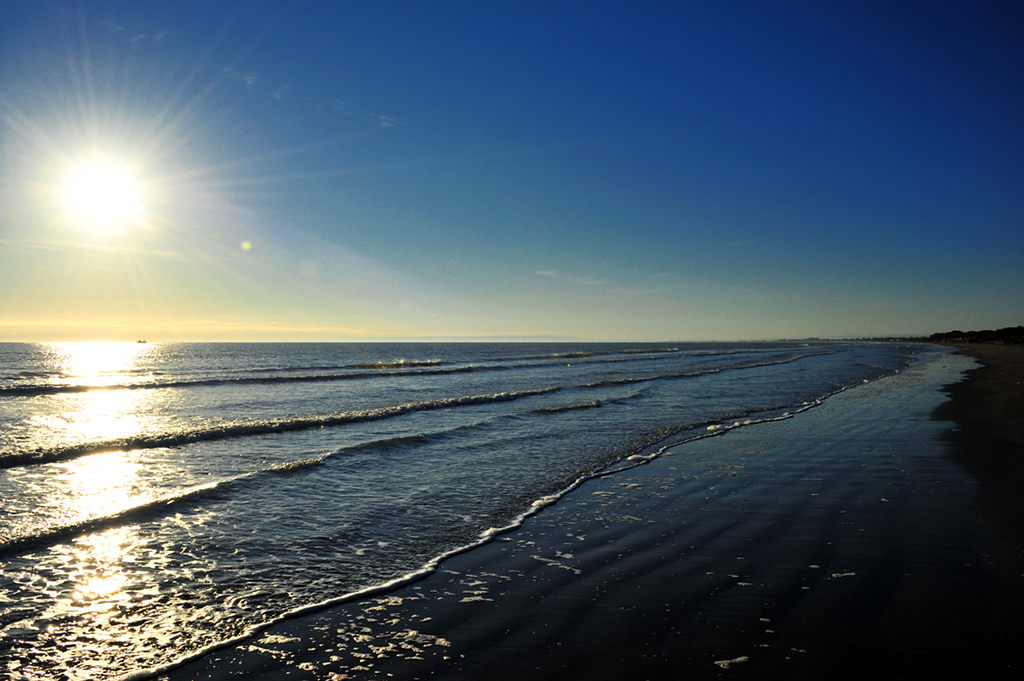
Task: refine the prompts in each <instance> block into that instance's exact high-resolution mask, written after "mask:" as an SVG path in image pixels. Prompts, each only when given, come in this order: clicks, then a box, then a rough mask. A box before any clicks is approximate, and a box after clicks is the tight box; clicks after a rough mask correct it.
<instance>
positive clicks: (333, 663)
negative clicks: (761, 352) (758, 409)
mask: <svg viewBox="0 0 1024 681" xmlns="http://www.w3.org/2000/svg"><path fill="white" fill-rule="evenodd" d="M970 366H971V360H969V359H968V358H965V357H960V356H952V357H946V358H944V359H940V360H938V361H933V362H927V363H921V364H918V365H917V366H915V367H912V368H911V369H909V370H908V371H906V372H903V373H902V374H901V375H899V376H894V377H890V378H886V379H884V380H881V381H877V382H873V383H871V384H869V385H864V386H860V387H857V388H855V389H853V390H849V391H845V392H843V393H842V394H839V395H836V396H834V397H832V398H830V399H829V400H827V401H825V402H824V403H822V405H821V406H820V407H818V408H815V409H813V410H809V411H807V412H804V413H803V414H802V415H801V416H800V417H799V418H794V419H787V420H783V421H775V422H768V423H761V424H759V425H756V426H754V427H750V428H740V429H734V430H732V431H730V432H729V433H728V434H726V435H725V436H724V437H720V438H706V439H703V440H695V441H689V442H685V443H680V444H678V445H674V446H671V447H668V448H667V449H665V450H664V451H663V452H662V455H661V456H660V457H658V458H657V459H655V460H653V461H651V463H650V465H646V466H637V467H633V468H631V469H628V470H625V471H622V472H620V473H617V474H613V475H600V476H597V477H594V478H591V479H590V480H588V481H587V482H586V483H584V484H583V485H581V486H580V487H578V488H577V489H576V490H575V491H574V492H573V493H572V494H570V495H567V496H566V497H565V498H563V499H562V500H561V501H559V503H558V504H557V505H556V506H554V507H551V508H549V509H547V510H546V511H545V512H544V513H542V514H540V515H537V516H535V517H533V518H530V519H529V520H528V521H527V522H526V523H525V524H524V525H523V526H522V528H520V529H518V530H516V531H514V532H510V533H507V534H505V535H502V536H501V537H500V538H499V539H498V541H495V542H493V543H490V544H488V545H487V546H485V547H481V548H480V549H478V550H476V551H473V552H470V553H467V554H464V555H461V556H458V557H455V558H452V559H451V560H449V561H446V562H445V563H444V564H443V565H441V566H440V567H439V568H438V570H437V572H436V573H435V574H433V575H432V576H430V577H429V578H427V579H425V580H423V581H421V582H417V583H414V584H411V585H409V586H407V587H405V588H402V589H397V590H393V591H391V592H389V593H386V594H380V595H377V596H375V597H373V598H369V599H365V600H363V601H357V602H353V603H350V604H346V605H343V606H340V607H335V608H332V609H329V610H326V611H323V612H319V613H315V614H310V615H307V616H305V617H301V618H296V619H293V620H287V621H284V622H282V623H280V624H278V625H275V626H273V627H271V628H268V629H267V630H266V631H264V632H262V633H261V634H260V635H259V636H257V637H255V638H254V639H251V640H249V641H245V642H243V643H241V644H240V645H238V646H236V647H233V648H230V649H227V650H221V651H218V652H217V653H215V654H214V655H212V656H210V657H208V658H204V659H202V660H200V661H198V662H197V663H195V664H192V665H189V666H186V667H184V668H181V669H178V670H176V671H174V672H172V673H171V675H170V678H171V679H172V681H187V680H190V679H198V678H223V679H227V678H235V677H237V678H267V679H274V678H282V677H283V676H284V674H285V673H288V674H289V678H302V679H333V678H353V677H358V678H390V677H393V678H452V679H461V678H488V679H521V678H538V679H549V678H550V679H557V678H601V679H603V678H609V679H611V678H623V677H624V676H630V675H631V676H635V677H637V678H676V677H678V678H710V677H713V676H718V675H720V674H721V673H722V670H723V669H726V668H728V669H730V670H731V673H735V674H740V675H741V676H744V677H745V678H751V677H752V678H778V679H791V678H808V679H810V678H823V677H826V678H868V677H870V678H936V676H937V674H936V672H938V676H941V674H942V672H943V671H944V670H945V669H946V668H948V667H944V665H946V664H947V663H948V662H949V661H950V660H963V659H971V660H972V664H974V665H975V668H977V669H979V670H981V669H984V670H986V671H992V670H999V669H1001V668H1002V667H1001V666H1000V665H1002V664H1004V663H1005V661H1006V660H1007V659H1010V658H1011V657H1012V654H1013V648H1006V649H1004V648H1002V644H1001V643H1000V641H999V637H1000V635H1002V634H1004V633H1006V632H1007V631H1010V630H1012V628H1013V627H1015V626H1016V622H1017V621H1018V616H1017V613H1016V610H1015V609H1014V608H1013V604H1012V602H1010V603H1007V604H1006V606H1007V607H1001V605H1000V604H1001V603H1002V599H1003V597H1004V596H1005V594H1001V593H999V592H998V591H997V589H996V588H995V586H994V585H993V583H992V582H991V580H990V579H989V575H988V573H987V571H986V559H985V551H986V545H985V541H986V534H985V530H984V528H983V526H982V524H981V522H980V520H979V517H978V515H977V513H976V511H977V506H976V504H977V496H978V491H979V490H978V488H977V486H976V484H975V481H974V480H973V478H972V477H971V476H970V475H969V474H968V472H967V471H965V470H964V469H963V468H961V467H960V466H959V465H958V464H956V463H955V461H954V460H953V459H952V458H951V457H950V456H949V454H950V446H949V444H948V441H947V440H946V437H947V435H948V433H949V431H950V429H951V428H952V427H953V424H950V423H948V422H942V421H936V420H932V418H931V416H930V415H931V414H932V413H933V411H934V409H935V407H936V406H938V405H939V404H940V403H942V402H943V400H944V399H945V397H944V394H943V392H942V390H941V386H942V385H945V384H947V383H951V382H954V381H956V380H958V379H959V378H960V377H961V376H962V372H963V371H964V370H965V369H967V368H969V367H970ZM979 655H983V656H984V657H985V659H978V656H979ZM209 674H212V675H213V676H212V677H211V676H208V675H209ZM1000 678H1002V677H1000ZM1010 678H1015V677H1012V676H1011V677H1010Z"/></svg>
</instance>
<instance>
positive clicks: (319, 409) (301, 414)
mask: <svg viewBox="0 0 1024 681" xmlns="http://www.w3.org/2000/svg"><path fill="white" fill-rule="evenodd" d="M920 352H926V350H925V349H924V348H922V347H919V346H909V345H895V344H892V345H881V344H852V343H851V344H843V343H831V344H802V343H776V344H716V345H694V344H680V345H664V344H661V345H636V344H169V345H164V344H147V343H99V344H91V343H69V344H0V497H2V500H3V501H2V504H3V513H2V514H0V665H2V667H5V668H6V669H7V670H8V673H9V675H11V676H12V677H14V678H18V677H24V678H57V677H60V676H61V675H64V676H65V677H68V678H82V679H86V678H89V679H103V678H116V677H118V676H122V675H126V674H129V673H133V672H137V671H142V670H146V669H151V668H158V667H160V666H161V665H166V664H168V663H170V662H172V661H173V660H175V659H178V658H180V657H181V656H183V655H188V654H190V653H194V652H197V651H200V650H203V649H204V648H206V647H209V646H211V645H214V644H216V643H218V642H221V641H224V640H226V639H229V638H232V637H235V636H239V635H243V634H245V633H246V632H248V631H251V630H252V629H253V627H255V626H258V625H260V624H261V623H265V622H268V621H272V620H275V619H277V618H279V617H280V616H281V615H282V614H284V613H287V612H290V611H294V610H296V609H299V608H302V607H305V606H308V605H311V604H315V603H321V602H324V601H330V600H332V599H336V598H339V597H343V596H345V595H346V594H350V593H353V592H357V591H359V590H362V589H366V588H369V587H373V586H374V585H378V584H381V583H384V582H387V581H389V580H393V579H398V578H401V577H403V576H406V575H409V574H412V573H415V572H416V571H418V570H421V569H422V568H423V566H424V565H427V564H429V563H430V562H431V561H432V560H433V559H435V558H436V557H438V556H440V555H442V554H445V553H446V552H449V551H452V550H455V549H457V548H459V547H463V546H467V545H471V544H474V543H476V542H479V541H480V540H481V538H482V537H483V538H486V537H487V536H489V535H488V532H489V531H492V529H493V528H502V527H506V526H509V525H510V524H514V523H516V522H518V521H519V520H521V519H522V518H523V517H524V515H525V514H528V513H530V512H533V511H535V510H537V509H538V508H540V507H542V506H543V504H544V503H546V502H548V501H550V500H552V499H553V498H556V497H557V496H558V495H559V494H561V493H563V492H565V490H567V489H569V488H571V487H572V486H573V485H574V484H575V483H577V482H578V481H579V480H580V479H581V478H583V477H585V476H587V475H588V474H592V473H594V472H596V471H599V470H602V469H606V468H607V467H609V466H610V467H612V468H613V469H614V468H616V467H625V466H630V465H635V464H636V463H638V462H642V461H643V460H645V459H646V458H647V457H650V456H653V455H656V454H657V453H658V451H660V449H661V448H663V447H664V446H665V445H666V444H672V443H676V442H680V441H683V440H687V439H692V438H695V437H705V436H708V435H713V434H715V433H719V432H723V431H725V430H727V429H731V428H734V427H742V426H743V425H744V424H746V423H753V422H759V421H763V420H765V419H775V418H789V417H796V418H799V414H800V412H801V411H802V410H806V409H807V408H808V407H810V406H813V405H814V404H816V403H818V402H819V401H820V400H821V399H823V398H824V397H827V396H828V395H830V394H832V393H834V392H836V391H838V390H842V389H844V388H847V387H850V386H853V385H857V384H860V383H863V382H865V381H871V380H874V379H877V378H879V377H881V376H885V375H888V374H891V373H893V372H895V371H898V370H900V369H902V368H904V367H905V366H907V364H908V363H910V362H912V361H914V359H915V358H917V357H918V356H919V355H918V354H917V353H920Z"/></svg>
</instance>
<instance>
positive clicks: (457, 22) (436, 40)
mask: <svg viewBox="0 0 1024 681" xmlns="http://www.w3.org/2000/svg"><path fill="white" fill-rule="evenodd" d="M496 5H497V3H475V2H466V3H411V2H409V3H406V2H393V3H383V2H376V3H370V2H346V3H333V2H293V3H282V2H269V1H268V2H255V1H254V2H238V3H223V6H222V5H221V4H219V3H210V4H208V3H185V2H182V3H163V2H160V3H156V2H153V3H147V2H79V3H74V2H48V3H43V2H7V3H5V4H4V11H3V14H4V16H3V24H2V27H0V145H2V146H0V340H4V339H6V340H75V339H110V340H117V339H133V338H135V337H147V338H150V339H152V340H363V339H365V340H373V339H443V338H450V339H520V338H522V339H533V338H538V339H574V338H580V339H594V340H627V339H628V340H682V341H685V340H733V339H736V340H739V339H771V338H784V337H805V336H819V337H833V336H867V335H886V334H926V333H931V332H934V331H942V330H948V329H951V328H964V329H968V328H993V327H1000V326H1011V325H1018V324H1021V323H1024V267H1022V266H1021V263H1022V262H1024V50H1022V49H1021V48H1020V45H1021V44H1022V42H1024V8H1022V6H1021V4H1020V3H986V4H985V5H984V6H983V7H980V8H979V7H978V6H976V5H977V3H945V2H923V1H922V2H906V1H900V2H827V3H823V2H806V3H803V2H779V3H762V2H707V3H688V2H679V3H643V2H633V3H625V2H623V3H602V2H579V3H570V2H549V3H508V4H505V5H503V6H496ZM94 156H102V157H104V158H107V159H112V160H113V161H115V162H117V163H119V164H123V165H124V166H125V167H128V168H130V169H131V171H132V173H133V176H134V178H135V180H136V181H137V183H138V185H139V187H141V192H142V196H143V199H142V201H143V204H144V214H143V216H142V218H141V219H140V220H138V221H136V222H133V223H132V224H127V225H116V226H114V227H112V228H106V229H95V228H89V227H83V225H81V224H78V223H77V222H76V221H75V220H74V219H71V218H70V217H69V215H68V211H67V210H65V208H66V207H65V206H63V205H61V204H60V201H58V200H57V199H55V198H54V197H55V196H57V195H58V194H59V192H60V186H61V184H62V183H63V182H65V181H66V180H65V179H63V178H65V177H66V176H67V173H68V168H70V167H73V166H74V165H75V164H76V163H79V162H80V160H81V159H84V158H89V157H94Z"/></svg>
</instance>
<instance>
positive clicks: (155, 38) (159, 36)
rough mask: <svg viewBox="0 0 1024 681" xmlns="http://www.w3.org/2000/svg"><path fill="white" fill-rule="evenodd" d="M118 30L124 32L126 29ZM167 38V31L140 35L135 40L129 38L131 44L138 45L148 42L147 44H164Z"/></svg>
mask: <svg viewBox="0 0 1024 681" xmlns="http://www.w3.org/2000/svg"><path fill="white" fill-rule="evenodd" d="M118 30H124V29H122V28H120V27H118ZM166 36H167V31H157V32H156V33H152V34H148V33H139V34H138V35H136V36H135V37H134V38H129V42H133V43H138V42H142V41H146V42H154V43H162V42H163V41H164V38H165V37H166Z"/></svg>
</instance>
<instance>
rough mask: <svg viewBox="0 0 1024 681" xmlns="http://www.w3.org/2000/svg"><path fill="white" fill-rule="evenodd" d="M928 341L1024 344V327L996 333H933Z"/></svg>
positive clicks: (954, 331) (1010, 327)
mask: <svg viewBox="0 0 1024 681" xmlns="http://www.w3.org/2000/svg"><path fill="white" fill-rule="evenodd" d="M928 340H931V341H938V342H946V343H1024V326H1008V327H1006V328H1005V329H996V330H995V331H989V330H986V331H960V330H959V329H955V330H953V331H946V332H945V333H933V334H932V335H930V336H928Z"/></svg>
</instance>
